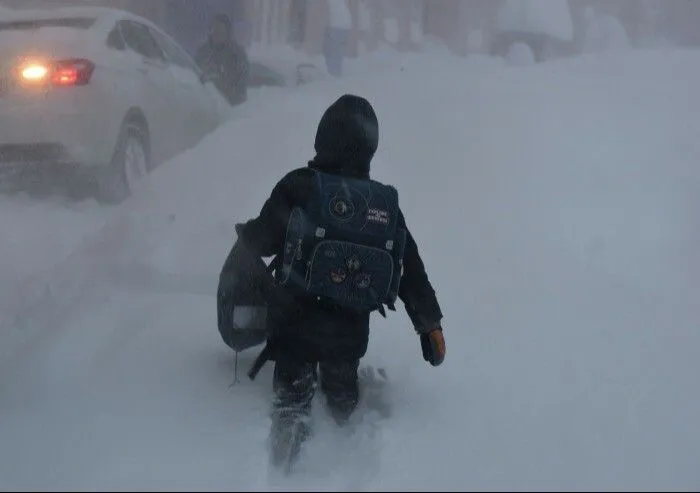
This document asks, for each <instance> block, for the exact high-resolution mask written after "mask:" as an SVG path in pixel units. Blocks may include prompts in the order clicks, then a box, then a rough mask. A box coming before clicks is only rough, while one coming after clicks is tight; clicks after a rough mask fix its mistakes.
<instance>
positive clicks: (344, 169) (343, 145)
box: [309, 94, 379, 177]
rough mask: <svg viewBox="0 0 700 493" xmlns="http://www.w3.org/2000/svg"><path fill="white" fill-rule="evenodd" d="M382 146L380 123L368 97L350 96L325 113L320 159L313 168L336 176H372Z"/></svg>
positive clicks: (320, 126) (318, 139)
mask: <svg viewBox="0 0 700 493" xmlns="http://www.w3.org/2000/svg"><path fill="white" fill-rule="evenodd" d="M378 145H379V122H378V120H377V115H376V114H375V112H374V108H372V105H371V104H370V103H369V101H367V100H366V99H364V98H361V97H359V96H353V95H350V94H346V95H344V96H342V97H340V98H339V99H338V100H337V101H336V102H334V103H333V104H332V105H331V106H330V107H329V108H328V109H327V110H326V111H325V113H324V114H323V116H322V117H321V121H320V122H319V124H318V130H317V132H316V142H315V144H314V148H315V150H316V157H315V158H314V160H313V161H312V162H311V163H309V164H310V166H312V167H314V168H316V169H318V170H320V171H327V172H332V173H339V174H346V175H351V176H359V177H369V171H370V163H371V161H372V158H373V157H374V154H375V153H376V152H377V146H378Z"/></svg>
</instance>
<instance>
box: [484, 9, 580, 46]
mask: <svg viewBox="0 0 700 493" xmlns="http://www.w3.org/2000/svg"><path fill="white" fill-rule="evenodd" d="M496 29H498V30H499V31H506V32H507V31H514V32H523V33H531V34H546V35H548V36H552V37H553V38H557V39H560V40H562V41H572V40H573V38H574V24H573V19H572V17H571V10H570V8H569V3H568V2H567V1H566V0H506V1H505V2H503V5H501V7H500V8H499V10H498V15H497V17H496Z"/></svg>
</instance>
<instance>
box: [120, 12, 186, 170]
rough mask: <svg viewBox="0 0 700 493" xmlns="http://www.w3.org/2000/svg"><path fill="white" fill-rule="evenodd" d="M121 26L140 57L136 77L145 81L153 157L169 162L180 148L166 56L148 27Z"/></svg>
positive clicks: (133, 23) (124, 22)
mask: <svg viewBox="0 0 700 493" xmlns="http://www.w3.org/2000/svg"><path fill="white" fill-rule="evenodd" d="M119 27H120V30H121V32H122V36H123V37H124V41H125V43H126V45H127V47H128V48H129V50H131V51H132V52H133V53H134V54H135V55H136V56H138V57H139V61H138V63H137V67H136V70H137V72H138V73H137V74H135V76H136V77H139V79H140V80H141V81H142V82H143V86H142V87H143V88H144V92H143V93H142V95H141V96H142V97H141V100H142V101H143V105H144V108H146V109H147V114H146V119H147V120H148V127H149V132H150V136H151V154H152V157H153V159H154V162H155V163H159V162H161V161H163V160H166V159H169V158H170V157H172V156H173V155H175V154H176V153H178V152H179V151H180V150H181V149H180V144H179V135H178V131H177V130H178V128H177V127H178V125H177V119H178V117H180V118H182V117H181V116H180V115H178V114H177V96H178V95H177V93H176V92H175V90H174V89H175V88H174V83H173V80H172V78H171V76H170V74H169V72H168V61H167V58H166V56H165V53H164V52H163V50H162V49H161V48H160V46H159V44H158V43H157V42H156V40H155V38H154V37H153V36H152V35H151V33H150V31H149V28H148V26H146V25H144V24H142V23H140V22H137V21H134V20H130V19H129V20H122V21H120V22H119Z"/></svg>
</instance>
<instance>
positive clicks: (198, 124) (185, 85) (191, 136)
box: [151, 29, 217, 147]
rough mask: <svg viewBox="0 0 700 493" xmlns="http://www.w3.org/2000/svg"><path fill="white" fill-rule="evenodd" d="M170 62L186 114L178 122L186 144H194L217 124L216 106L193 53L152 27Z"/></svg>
mask: <svg viewBox="0 0 700 493" xmlns="http://www.w3.org/2000/svg"><path fill="white" fill-rule="evenodd" d="M151 34H152V35H153V37H154V38H155V39H156V41H158V44H159V45H160V46H161V48H162V49H163V51H164V52H165V55H166V56H167V57H168V61H169V62H170V64H169V67H168V72H169V74H170V76H171V77H172V79H173V84H174V86H176V91H177V92H178V94H179V95H180V96H179V97H178V102H177V104H178V108H179V110H180V112H181V114H182V116H183V118H181V119H180V120H179V121H178V124H179V132H180V135H181V139H182V142H183V143H186V144H187V146H188V147H189V146H192V145H194V144H196V143H197V142H199V140H201V138H202V137H203V136H204V135H206V134H207V133H209V132H210V131H211V130H213V129H214V128H215V126H216V123H217V122H216V108H215V106H214V101H213V100H212V99H211V98H210V97H209V95H208V93H207V92H206V90H205V87H204V84H203V83H202V79H201V75H200V73H199V70H198V69H197V67H196V65H195V63H194V61H193V60H192V59H191V58H190V56H189V55H188V54H187V53H186V52H185V51H184V50H183V49H182V48H181V47H180V46H179V45H178V44H177V43H176V42H175V41H174V40H173V39H172V38H170V37H169V36H168V35H166V34H165V33H163V32H161V31H159V30H157V29H151Z"/></svg>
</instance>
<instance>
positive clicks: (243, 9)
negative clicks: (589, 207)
mask: <svg viewBox="0 0 700 493" xmlns="http://www.w3.org/2000/svg"><path fill="white" fill-rule="evenodd" d="M508 3H511V4H512V3H513V0H509V1H506V0H348V1H347V5H348V7H349V9H350V12H351V15H352V22H353V25H352V35H351V42H350V44H349V47H348V56H350V57H356V56H361V54H362V53H363V52H366V51H370V52H371V51H373V50H375V49H377V48H378V47H379V45H380V44H381V43H388V44H390V45H392V46H394V47H396V48H397V49H399V50H402V51H405V50H416V49H420V45H421V43H422V42H423V40H424V39H425V38H430V39H435V40H439V42H441V43H444V44H445V45H446V46H447V47H449V49H450V50H451V51H453V52H454V53H455V54H458V55H461V56H466V55H468V54H475V53H490V52H491V51H492V50H493V49H494V43H495V42H496V41H497V37H498V34H499V32H500V31H502V30H503V29H502V27H503V26H502V25H500V26H499V22H498V15H499V11H501V10H502V9H504V8H505V9H513V8H515V9H516V10H517V9H522V8H523V7H522V6H526V7H525V9H526V10H528V11H529V12H528V13H527V14H526V15H527V16H528V18H529V19H531V20H532V19H535V22H530V23H528V22H527V21H524V22H521V25H519V26H518V25H517V23H516V24H512V23H511V27H512V28H514V29H521V30H527V31H530V32H540V33H543V34H548V35H552V37H553V38H554V39H553V42H555V43H558V45H560V46H559V50H558V52H557V54H558V55H560V56H562V55H574V54H577V53H582V52H584V51H586V49H587V46H586V38H587V37H589V38H590V37H591V36H593V35H594V33H593V31H596V32H597V33H598V32H599V31H601V30H602V31H604V34H597V36H598V37H604V38H605V37H607V38H611V37H614V36H617V35H618V34H619V33H617V30H619V29H618V26H616V24H619V26H620V27H621V28H622V29H623V30H624V35H625V37H626V38H627V41H628V43H629V45H630V46H631V47H635V48H644V47H651V46H659V45H673V46H698V45H700V28H698V25H700V4H699V3H698V2H697V1H693V0H672V1H667V0H568V1H562V0H549V1H546V0H534V1H533V0H516V1H515V3H516V4H519V6H518V7H511V6H507V5H506V4H508ZM557 3H562V4H565V5H566V8H568V10H569V11H570V17H571V22H572V24H573V25H572V32H571V33H567V32H566V31H567V30H566V29H565V30H564V31H561V29H560V30H559V33H560V34H561V33H562V32H563V33H564V36H561V37H559V38H557V33H556V32H555V31H556V30H557V29H556V28H552V27H551V25H552V23H551V22H547V21H543V22H538V21H537V19H538V18H539V19H546V17H548V16H550V15H552V14H551V13H550V12H548V11H552V10H555V11H556V10H561V8H560V7H559V6H556V5H555V4H557ZM87 4H91V5H102V6H111V7H115V8H121V9H126V10H130V11H132V12H135V13H137V14H140V15H143V16H144V17H146V18H148V19H150V20H152V21H154V22H156V23H157V24H158V25H159V26H161V27H162V28H164V29H165V30H166V31H167V32H168V33H170V34H171V35H173V36H174V37H175V38H176V40H177V41H179V42H180V43H181V44H182V45H183V46H184V47H185V48H186V49H188V50H189V51H190V52H191V53H193V52H194V51H195V50H196V47H197V46H198V45H199V44H201V43H202V42H203V41H204V38H205V37H206V30H207V26H208V21H209V19H210V17H211V15H212V14H213V13H216V12H225V13H227V14H229V15H230V17H231V18H232V19H233V20H234V23H235V33H236V37H237V38H238V40H239V41H240V42H241V43H242V44H244V45H245V46H250V44H251V43H261V44H265V45H268V44H273V45H274V44H290V45H292V46H295V47H296V48H298V49H299V50H301V51H303V52H305V53H308V54H312V55H315V54H319V53H320V52H321V49H322V47H321V45H322V37H323V30H324V28H325V27H326V25H327V23H328V22H329V19H328V12H327V10H328V5H327V0H199V1H192V0H146V1H144V0H2V1H0V5H6V6H8V7H13V8H43V7H46V6H54V7H55V6H60V5H87ZM554 15H555V16H557V15H558V17H560V20H559V23H560V24H561V23H562V22H564V23H566V22H567V20H561V17H562V15H561V14H554ZM601 25H603V27H600V26H601ZM562 38H563V39H562ZM589 44H590V43H589ZM618 44H619V43H618ZM588 49H590V48H588Z"/></svg>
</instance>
